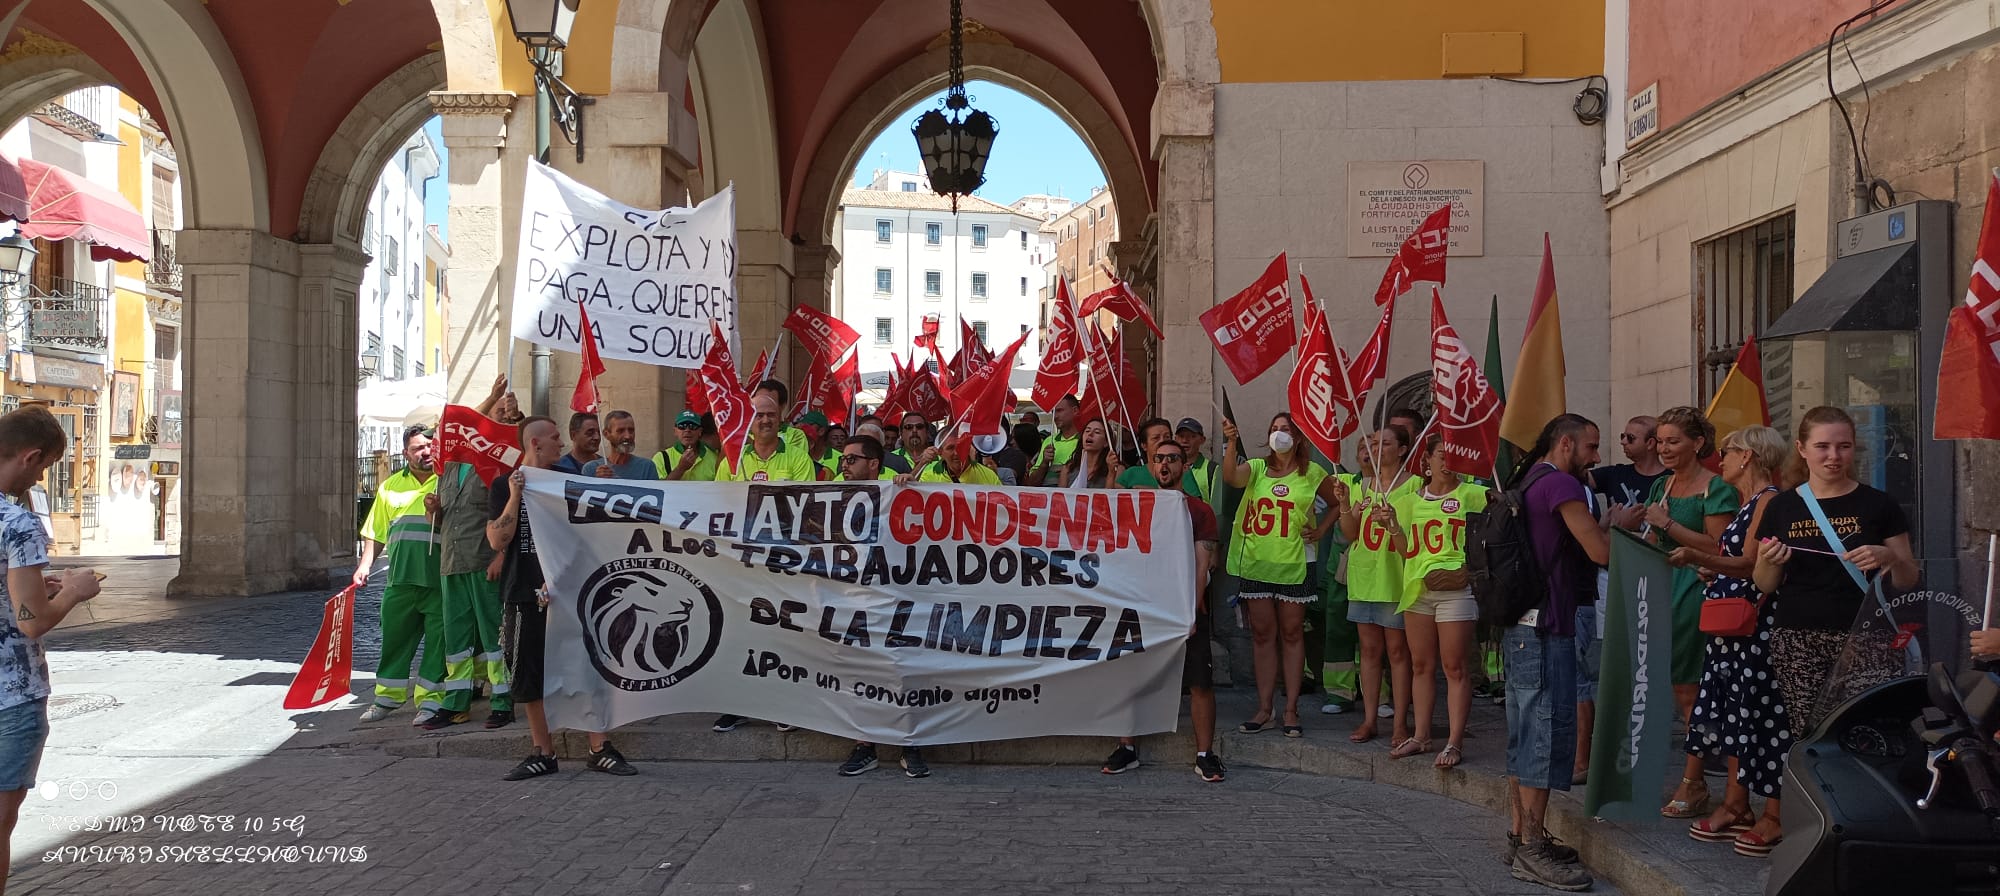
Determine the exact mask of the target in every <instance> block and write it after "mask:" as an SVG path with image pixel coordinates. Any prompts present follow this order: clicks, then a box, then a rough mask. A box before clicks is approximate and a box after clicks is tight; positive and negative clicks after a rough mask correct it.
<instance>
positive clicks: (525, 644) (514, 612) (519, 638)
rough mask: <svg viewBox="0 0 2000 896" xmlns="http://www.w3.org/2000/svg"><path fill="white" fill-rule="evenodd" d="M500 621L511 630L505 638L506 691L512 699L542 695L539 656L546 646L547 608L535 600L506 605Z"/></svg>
mask: <svg viewBox="0 0 2000 896" xmlns="http://www.w3.org/2000/svg"><path fill="white" fill-rule="evenodd" d="M501 625H502V626H503V627H504V628H505V629H506V630H508V631H511V632H513V637H512V638H509V639H507V640H506V644H505V646H504V648H503V649H504V650H505V651H506V654H507V692H508V694H509V695H510V696H512V697H513V698H514V702H515V703H517V704H520V703H534V702H537V701H539V700H541V699H542V657H543V655H544V654H545V653H546V652H547V650H548V638H549V611H548V610H546V609H543V608H542V607H541V606H540V605H538V604H516V603H509V604H508V605H507V618H506V620H505V621H503V622H502V623H501Z"/></svg>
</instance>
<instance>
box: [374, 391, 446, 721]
mask: <svg viewBox="0 0 2000 896" xmlns="http://www.w3.org/2000/svg"><path fill="white" fill-rule="evenodd" d="M403 460H404V464H405V465H404V467H403V469H401V470H398V471H397V472H396V474H395V475H393V476H390V477H389V478H388V479H387V480H384V481H383V483H382V486H381V488H379V489H377V490H376V493H375V504H374V506H373V507H372V508H371V509H370V510H369V511H368V520H367V521H366V522H364V523H363V524H362V525H361V539H362V540H361V561H360V563H358V564H357V565H356V566H355V569H354V587H356V588H360V587H362V586H365V585H367V584H368V574H369V571H370V569H371V568H372V567H373V566H374V565H375V554H376V552H377V551H378V550H381V551H383V552H384V553H386V554H387V555H388V557H389V582H388V586H387V587H385V588H384V589H383V590H382V658H381V660H380V661H379V662H377V663H376V665H375V705H373V706H370V707H368V710H367V711H366V712H363V713H362V714H361V721H363V722H379V721H381V720H383V719H385V718H388V717H389V713H391V712H394V711H395V710H396V708H397V707H399V706H402V705H403V704H404V703H407V702H409V700H410V663H411V662H412V661H413V660H415V659H416V658H417V648H418V645H420V644H421V645H422V647H423V662H422V663H421V664H420V665H418V666H417V688H416V691H417V693H416V699H417V710H418V712H417V718H416V720H415V721H414V722H413V723H412V724H416V725H422V724H423V723H425V722H428V721H430V719H431V716H433V715H435V714H436V713H437V711H438V710H439V709H440V708H441V707H442V706H443V702H444V700H443V698H444V693H443V682H444V671H445V662H444V654H445V651H444V641H445V637H444V597H443V594H442V593H441V592H440V591H439V586H438V579H439V555H438V551H437V535H436V533H435V531H434V530H433V528H432V520H431V517H430V514H429V512H428V511H427V510H426V509H425V506H424V505H425V502H424V499H425V498H426V497H428V496H430V495H431V494H432V493H433V492H435V491H437V476H436V475H434V474H433V473H432V470H431V437H430V431H429V430H427V429H425V428H424V427H422V426H412V427H410V428H409V429H407V430H404V431H403Z"/></svg>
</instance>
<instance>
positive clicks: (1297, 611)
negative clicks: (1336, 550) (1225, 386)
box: [1222, 414, 1341, 737]
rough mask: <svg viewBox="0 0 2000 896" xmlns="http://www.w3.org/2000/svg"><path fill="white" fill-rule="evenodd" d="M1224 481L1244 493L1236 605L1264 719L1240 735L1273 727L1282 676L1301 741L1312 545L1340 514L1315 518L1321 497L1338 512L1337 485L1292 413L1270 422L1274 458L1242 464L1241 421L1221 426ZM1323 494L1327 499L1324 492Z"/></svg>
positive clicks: (1235, 537)
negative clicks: (1310, 452) (1305, 442)
mask: <svg viewBox="0 0 2000 896" xmlns="http://www.w3.org/2000/svg"><path fill="white" fill-rule="evenodd" d="M1222 437H1223V439H1224V442H1223V451H1222V479H1223V481H1224V482H1227V483H1229V484H1230V485H1231V486H1232V487H1235V488H1239V489H1242V490H1243V500H1242V502H1241V503H1240V504H1238V505H1237V507H1236V522H1235V527H1236V528H1235V531H1234V533H1233V534H1232V537H1231V538H1230V540H1229V572H1230V573H1231V574H1232V575H1235V576H1236V577H1237V578H1238V579H1239V580H1240V582H1239V586H1238V590H1237V595H1236V597H1237V599H1238V600H1241V601H1243V602H1244V606H1245V610H1246V613H1247V615H1248V616H1249V619H1250V638H1251V644H1252V645H1253V646H1254V647H1255V648H1256V652H1255V655H1254V658H1255V661H1256V667H1257V701H1258V703H1257V705H1258V710H1257V715H1255V716H1254V717H1252V718H1251V719H1250V720H1249V721H1246V722H1244V723H1243V724H1242V726H1241V727H1240V728H1239V729H1238V730H1241V731H1242V732H1244V733H1245V734H1255V733H1257V732H1259V731H1265V730H1269V729H1270V728H1271V727H1272V718H1271V716H1272V715H1273V712H1272V709H1273V707H1272V703H1273V701H1274V699H1275V698H1276V697H1277V688H1278V682H1279V677H1280V676H1281V675H1282V676H1283V678H1284V685H1285V715H1284V726H1283V727H1284V732H1285V736H1286V737H1301V736H1303V735H1304V734H1305V729H1304V728H1302V727H1300V725H1299V686H1300V684H1301V680H1300V679H1301V676H1303V675H1304V674H1305V663H1306V654H1305V649H1306V648H1305V613H1306V605H1307V604H1309V603H1311V602H1312V599H1313V596H1314V592H1313V586H1312V583H1311V582H1310V581H1309V580H1308V577H1307V575H1306V572H1307V569H1306V562H1307V561H1306V546H1307V545H1309V544H1313V543H1315V542H1318V541H1319V539H1320V536H1322V535H1324V534H1326V529H1327V527H1328V526H1329V525H1330V524H1332V523H1333V522H1334V521H1335V518H1336V515H1335V514H1328V515H1327V518H1326V519H1325V520H1315V519H1313V515H1312V506H1313V499H1314V497H1316V496H1317V497H1324V498H1325V499H1326V501H1327V505H1328V506H1330V507H1339V506H1340V504H1341V502H1340V501H1339V500H1337V499H1336V497H1335V487H1336V485H1337V481H1336V480H1334V479H1332V478H1330V477H1329V476H1328V475H1327V472H1326V470H1325V468H1323V467H1321V466H1319V465H1318V464H1315V463H1312V462H1311V461H1309V460H1307V459H1306V457H1305V451H1304V448H1303V446H1302V445H1301V444H1300V438H1299V431H1298V428H1297V427H1296V426H1295V425H1293V423H1292V415H1290V414H1279V415H1277V416H1276V417H1273V418H1272V419H1271V428H1270V445H1271V453H1270V454H1268V455H1266V456H1264V457H1260V458H1256V459H1254V460H1250V461H1247V462H1244V461H1239V460H1238V459H1237V445H1238V442H1239V439H1238V433H1237V430H1236V423H1235V421H1231V420H1224V421H1222ZM1322 493H1323V494H1322Z"/></svg>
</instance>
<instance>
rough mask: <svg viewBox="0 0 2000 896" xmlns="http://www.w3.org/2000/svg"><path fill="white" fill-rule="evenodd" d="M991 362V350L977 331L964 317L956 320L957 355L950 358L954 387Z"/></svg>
mask: <svg viewBox="0 0 2000 896" xmlns="http://www.w3.org/2000/svg"><path fill="white" fill-rule="evenodd" d="M992 362H993V350H992V349H990V348H987V347H986V343H985V341H983V340H981V339H980V338H979V331H978V330H974V329H973V328H972V324H970V323H968V322H967V321H966V319H965V318H964V317H960V318H959V319H958V354H955V355H952V356H951V381H952V384H953V385H954V386H956V385H957V384H959V383H962V382H965V380H966V378H967V377H970V376H972V374H973V372H975V371H977V370H978V369H979V368H981V367H985V366H986V365H987V364H990V363H992Z"/></svg>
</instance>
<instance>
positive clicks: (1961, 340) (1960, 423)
mask: <svg viewBox="0 0 2000 896" xmlns="http://www.w3.org/2000/svg"><path fill="white" fill-rule="evenodd" d="M1978 246H1979V248H1978V250H1977V251H1976V252H1974V253H1973V260H1972V276H1971V278H1970V283H1969V284H1968V285H1967V288H1966V291H1965V304H1963V305H1960V306H1958V307H1957V308H1953V309H1952V311H1951V318H1950V320H1948V321H1947V322H1946V323H1945V331H1944V332H1945V336H1944V352H1943V353H1942V356H1941V357H1940V358H1939V360H1938V384H1937V394H1938V406H1937V415H1936V422H1935V423H1934V424H1933V425H1932V437H1933V438H1938V439H2000V171H1995V172H1993V173H1992V175H1991V176H1990V178H1989V180H1988V181H1987V184H1986V217H1985V218H1984V219H1983V221H1982V222H1981V224H1980V228H1979V243H1978Z"/></svg>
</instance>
